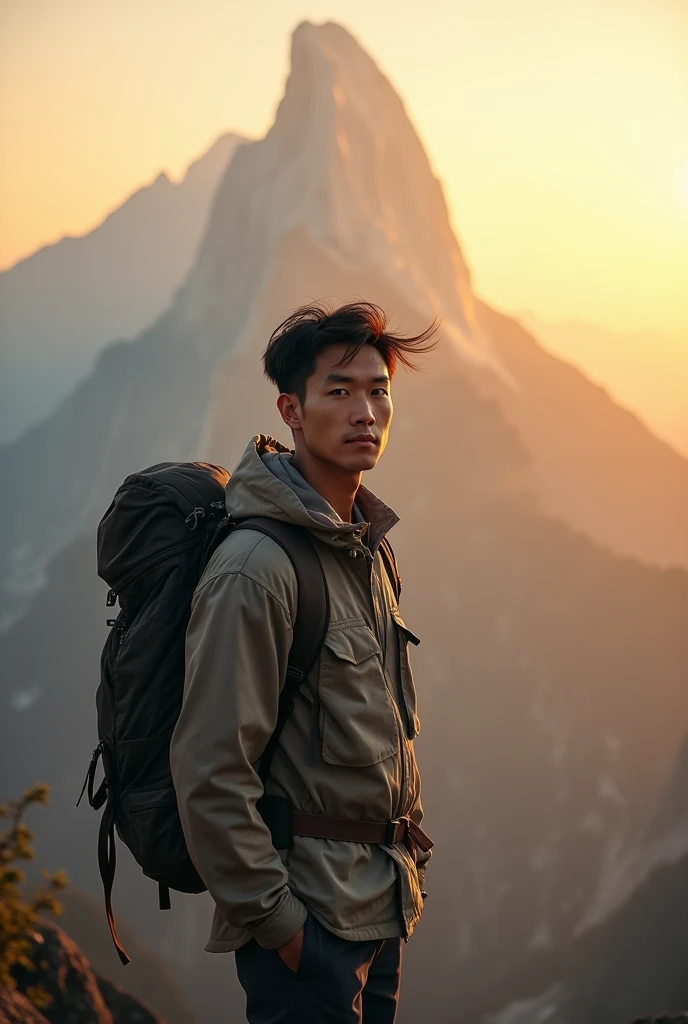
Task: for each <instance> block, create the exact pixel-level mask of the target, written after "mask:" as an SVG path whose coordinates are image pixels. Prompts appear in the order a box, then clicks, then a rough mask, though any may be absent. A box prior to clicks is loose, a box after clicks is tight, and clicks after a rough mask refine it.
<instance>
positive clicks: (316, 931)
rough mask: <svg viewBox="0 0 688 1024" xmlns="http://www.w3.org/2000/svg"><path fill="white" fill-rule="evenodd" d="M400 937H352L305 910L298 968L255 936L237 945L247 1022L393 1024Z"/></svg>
mask: <svg viewBox="0 0 688 1024" xmlns="http://www.w3.org/2000/svg"><path fill="white" fill-rule="evenodd" d="M401 941H402V940H401V939H400V938H396V939H373V940H371V941H369V942H350V941H348V940H347V939H340V938H338V937H337V936H336V935H333V934H332V932H330V931H328V930H327V928H324V927H323V925H321V924H320V922H319V921H316V919H315V918H314V917H313V915H312V914H309V915H308V918H307V920H306V925H305V932H304V937H303V948H302V951H301V959H300V961H299V966H298V970H296V971H292V970H291V969H290V968H289V967H287V965H286V964H285V962H284V961H283V960H282V958H281V957H280V955H279V953H278V952H277V950H275V949H263V947H262V946H259V945H258V943H257V942H256V941H255V939H252V940H251V941H250V942H247V943H246V945H245V946H242V947H241V948H240V949H238V950H237V951H236V954H235V955H236V966H237V975H238V977H239V982H240V984H241V987H242V988H243V990H244V992H245V993H246V1017H247V1020H248V1024H393V1021H394V1019H395V1017H396V1012H397V1000H398V997H399V982H400V977H401Z"/></svg>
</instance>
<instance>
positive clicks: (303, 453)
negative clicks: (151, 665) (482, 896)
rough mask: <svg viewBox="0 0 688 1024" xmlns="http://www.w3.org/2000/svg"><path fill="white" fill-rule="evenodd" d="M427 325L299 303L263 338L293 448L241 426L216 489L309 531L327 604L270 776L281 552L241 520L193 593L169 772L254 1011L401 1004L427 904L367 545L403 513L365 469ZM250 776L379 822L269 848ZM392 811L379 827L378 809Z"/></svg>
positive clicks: (408, 698) (281, 1017) (335, 1020)
mask: <svg viewBox="0 0 688 1024" xmlns="http://www.w3.org/2000/svg"><path fill="white" fill-rule="evenodd" d="M433 330H434V328H431V329H430V330H428V331H425V332H424V333H423V334H421V335H418V336H417V337H402V336H399V335H395V334H393V333H391V332H390V331H388V329H387V324H386V321H385V316H384V314H383V312H382V310H380V309H379V308H378V307H376V306H374V305H372V304H369V303H356V304H352V305H348V306H343V307H341V308H339V309H337V310H335V311H333V312H330V311H328V310H326V309H324V308H321V307H319V306H314V307H306V308H303V309H300V310H298V311H297V312H296V313H294V314H293V315H292V316H291V317H289V318H288V320H286V321H285V322H284V323H283V324H281V325H280V327H278V328H277V330H276V331H275V332H274V333H273V335H272V337H271V339H270V342H269V344H268V347H267V349H266V352H265V355H264V367H265V372H266V374H267V376H268V377H269V378H270V379H271V380H272V381H273V382H274V383H275V384H276V385H277V387H278V390H279V392H280V394H279V397H278V399H277V406H278V409H279V412H280V414H281V416H282V419H283V420H284V422H285V424H286V425H287V427H289V429H290V430H291V431H292V435H293V439H294V452H293V453H291V452H290V451H289V450H288V449H287V448H285V447H284V446H283V445H281V444H279V442H277V441H274V440H273V439H272V438H268V437H265V436H263V435H259V436H258V437H257V438H254V439H253V440H252V441H251V442H250V444H249V445H248V448H247V449H246V451H245V453H244V455H243V457H242V458H241V460H240V462H239V464H238V465H237V467H236V470H235V471H234V474H233V475H232V477H231V479H230V481H229V483H228V485H227V502H226V503H227V509H228V512H229V513H230V514H231V515H232V517H233V518H235V519H245V518H247V517H250V516H261V517H266V516H267V517H269V518H271V519H277V520H282V521H284V522H287V523H292V524H296V525H297V526H299V527H302V528H303V529H305V530H307V531H308V534H309V536H310V538H311V539H312V541H313V544H314V547H315V549H316V552H317V554H318V556H319V559H320V563H321V565H322V569H323V573H324V576H325V581H326V584H327V590H328V593H329V606H330V608H329V627H328V631H327V635H326V638H325V642H324V646H323V647H322V650H321V652H320V654H319V657H318V659H317V662H316V666H315V668H314V670H313V671H312V672H311V673H310V674H309V677H308V678H307V679H306V680H305V681H304V682H303V683H302V684H301V687H300V690H299V692H298V694H297V696H296V698H295V700H294V702H293V709H292V711H291V714H290V716H289V718H288V720H287V722H286V725H285V726H284V729H283V732H282V733H281V735H280V739H279V743H278V745H277V748H276V752H275V754H274V758H273V761H272V766H271V769H270V774H269V778H268V779H267V781H266V783H265V786H264V785H263V783H262V782H261V778H260V777H259V775H258V764H259V761H260V757H261V754H262V753H263V751H264V750H265V747H266V744H267V742H268V740H269V738H270V736H271V734H272V733H273V730H274V729H275V724H276V721H277V713H278V700H279V694H280V690H281V687H282V686H283V685H284V682H285V675H286V670H287V662H288V658H289V651H290V646H291V641H292V631H293V626H294V622H295V617H296V605H297V595H298V589H297V581H296V577H295V573H294V570H293V567H292V564H291V562H290V559H289V557H288V555H287V554H286V553H285V551H284V550H283V549H282V548H281V547H280V546H279V544H278V543H277V542H276V541H275V540H273V539H272V538H270V537H269V536H266V535H265V534H262V533H259V532H255V531H252V530H250V529H244V530H237V531H236V532H235V533H233V534H231V535H230V536H229V537H228V538H227V539H225V540H224V541H223V543H222V544H220V546H219V547H218V548H217V550H216V552H215V553H214V555H213V556H212V558H211V559H210V562H209V564H208V566H207V568H206V571H205V572H204V575H203V577H202V579H201V581H200V583H199V586H198V588H197V590H196V593H195V595H194V599H193V604H192V613H191V619H190V623H189V628H188V632H187V651H186V657H187V664H186V683H185V695H184V705H183V709H182V712H181V716H180V718H179V721H178V724H177V727H176V730H175V733H174V737H173V741H172V748H171V758H172V773H173V778H174V783H175V788H176V791H177V796H178V801H179V812H180V815H181V819H182V823H183V826H184V832H185V836H186V839H187V843H188V847H189V851H190V853H191V857H192V859H193V861H194V864H195V865H196V867H197V869H198V872H199V874H200V875H201V877H202V878H203V881H204V882H205V884H206V885H207V887H208V890H209V891H210V893H211V895H212V897H213V899H214V900H215V904H216V912H215V918H214V922H213V928H212V934H211V937H210V940H209V942H208V944H207V946H206V949H208V950H209V951H211V952H227V951H231V950H236V965H237V973H238V977H239V981H240V983H241V985H242V986H243V988H244V990H245V992H246V998H247V1017H248V1020H249V1022H250V1024H268V1022H270V1024H278V1022H279V1024H326V1022H331V1024H353V1022H363V1024H391V1022H392V1021H394V1019H395V1015H396V1007H397V1001H398V991H399V980H400V968H401V948H402V939H404V940H406V939H408V938H409V936H410V935H411V933H412V932H413V930H414V928H415V926H416V924H417V923H418V920H419V918H420V915H421V910H422V905H423V899H424V897H425V893H424V892H423V888H424V876H425V865H426V862H427V860H428V857H429V856H430V847H431V845H432V843H431V842H430V841H429V840H428V838H427V836H425V834H424V833H423V831H422V829H420V823H421V820H422V816H423V811H422V808H421V801H420V780H419V775H418V770H417V767H416V762H415V758H414V752H413V739H414V737H415V736H416V735H417V733H418V728H419V726H418V717H417V710H416V695H415V690H414V685H413V678H412V675H411V669H410V664H409V660H408V650H407V647H408V642H409V641H411V642H414V643H417V642H418V640H417V638H416V637H414V635H413V634H412V633H411V632H410V630H408V629H407V627H406V626H405V624H404V622H403V620H402V618H401V615H400V613H399V609H398V606H397V600H396V594H395V587H394V582H395V581H394V578H393V571H392V569H391V559H390V558H389V556H388V557H387V558H385V557H383V553H382V551H381V544H382V542H383V539H384V538H385V535H386V534H387V532H388V531H389V530H390V528H391V527H392V526H393V525H394V524H395V523H396V522H397V516H396V515H395V514H394V512H392V510H391V509H390V508H388V507H387V506H386V505H385V504H384V503H383V502H382V501H380V499H379V498H377V497H375V495H374V494H373V493H372V492H371V491H369V490H368V489H367V488H366V487H364V486H363V485H362V484H361V474H362V472H363V471H364V470H369V469H372V468H373V467H374V466H375V464H376V463H377V460H378V459H379V458H380V456H381V454H382V452H383V451H384V449H385V446H386V444H387V438H388V434H389V429H390V424H391V421H392V398H391V378H392V376H393V373H394V370H395V367H396V365H397V364H398V362H402V363H404V364H405V365H406V366H412V365H413V362H412V356H413V354H414V353H415V352H424V351H427V350H428V349H429V348H430V347H432V344H433V343H432V342H429V338H430V336H431V334H432V333H433ZM264 792H265V793H268V794H273V795H278V796H281V797H287V798H288V799H289V802H290V803H291V806H292V808H293V809H294V811H299V812H305V814H306V815H310V816H322V817H321V818H315V819H314V820H316V821H322V822H323V823H325V824H327V823H328V822H329V824H330V826H331V824H332V823H331V821H330V819H339V825H338V828H339V829H340V832H341V834H342V835H349V832H347V828H348V829H349V831H351V829H352V828H353V827H354V826H352V823H355V827H356V828H360V827H361V825H362V823H365V824H364V825H363V827H364V828H365V829H366V830H367V833H370V836H371V837H373V838H371V840H370V841H365V842H363V841H355V840H354V838H353V836H354V833H353V832H352V833H351V838H350V839H346V838H341V836H340V838H336V839H335V838H332V839H330V838H320V837H318V835H317V831H318V830H317V829H316V835H315V836H314V835H308V834H298V830H297V829H295V830H294V831H295V833H296V834H294V836H293V843H292V845H291V847H290V848H289V849H287V850H277V849H276V848H275V846H274V845H273V843H272V837H271V833H270V831H269V829H268V827H267V825H266V823H265V821H264V820H263V818H262V817H261V814H260V813H259V811H258V809H257V802H258V801H259V799H260V798H261V797H262V796H263V793H264ZM342 819H343V821H342ZM398 819H401V823H400V825H398V826H396V825H395V826H394V836H393V837H392V835H391V834H390V832H389V828H388V823H389V822H390V821H394V820H398ZM404 819H407V820H404ZM368 823H378V824H375V825H370V824H368ZM335 824H337V823H336V822H335ZM342 830H343V832H342ZM356 834H358V833H356Z"/></svg>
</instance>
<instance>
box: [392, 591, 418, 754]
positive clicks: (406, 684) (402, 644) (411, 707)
mask: <svg viewBox="0 0 688 1024" xmlns="http://www.w3.org/2000/svg"><path fill="white" fill-rule="evenodd" d="M392 618H393V619H394V622H395V625H396V632H397V638H398V641H399V672H400V673H401V688H402V691H403V694H404V704H405V705H406V720H407V723H408V737H409V739H411V740H412V739H415V737H416V736H417V735H418V733H419V732H420V722H419V720H418V697H417V695H416V686H415V683H414V681H413V672H412V671H411V661H410V658H409V649H408V645H409V643H412V644H414V645H415V646H417V645H418V644H419V643H420V640H419V639H418V637H417V636H416V634H415V633H412V632H411V630H410V629H409V628H408V626H407V625H406V623H405V622H404V620H403V619H402V617H401V615H400V614H399V610H398V608H393V609H392Z"/></svg>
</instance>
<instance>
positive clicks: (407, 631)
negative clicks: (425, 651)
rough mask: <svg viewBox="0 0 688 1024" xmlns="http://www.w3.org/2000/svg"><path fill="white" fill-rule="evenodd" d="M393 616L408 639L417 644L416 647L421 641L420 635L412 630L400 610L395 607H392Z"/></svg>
mask: <svg viewBox="0 0 688 1024" xmlns="http://www.w3.org/2000/svg"><path fill="white" fill-rule="evenodd" d="M392 618H393V619H394V621H395V622H396V624H397V626H398V627H399V629H400V630H401V631H402V632H403V633H404V635H405V636H406V639H407V640H410V641H411V643H412V644H415V645H416V647H417V646H418V644H419V643H420V637H417V636H416V634H415V633H412V632H411V630H410V629H409V628H408V626H407V625H406V623H405V622H404V620H403V619H402V617H401V615H400V614H399V612H398V611H396V609H394V608H393V609H392Z"/></svg>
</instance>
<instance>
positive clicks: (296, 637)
mask: <svg viewBox="0 0 688 1024" xmlns="http://www.w3.org/2000/svg"><path fill="white" fill-rule="evenodd" d="M234 529H235V530H254V531H256V532H257V533H264V534H265V535H266V536H267V537H270V538H271V539H272V540H274V541H275V543H276V544H279V546H280V547H281V548H282V550H283V551H284V552H285V554H286V555H287V556H288V557H289V560H290V562H291V564H292V566H293V568H294V573H295V574H296V584H297V595H298V596H297V604H296V620H295V622H294V632H293V637H292V644H291V650H290V652H289V664H288V666H287V678H286V681H285V683H284V686H283V687H282V692H281V694H280V699H279V706H278V712H277V724H276V726H275V730H274V732H273V734H272V736H271V737H270V739H269V740H268V743H267V746H266V748H265V750H264V752H263V755H262V757H261V759H260V769H259V772H258V774H259V776H260V778H261V780H262V782H263V783H264V782H265V780H266V779H267V777H268V775H269V773H270V765H271V763H272V758H273V755H274V753H275V750H276V748H277V744H278V742H279V738H280V735H281V733H282V730H283V729H284V726H285V724H286V722H287V719H288V718H289V715H290V714H291V712H292V711H293V710H294V698H295V697H296V694H297V693H298V690H299V687H300V685H301V682H302V681H303V679H304V678H305V677H306V676H307V675H308V673H309V672H310V671H311V669H312V668H313V665H314V664H315V662H316V660H317V658H318V655H319V654H320V651H321V649H322V646H323V644H324V642H325V636H326V635H327V629H328V626H329V622H330V598H329V593H328V590H327V583H326V581H325V574H324V572H323V568H322V565H321V563H320V559H319V558H318V554H317V552H316V550H315V547H314V545H313V541H312V540H311V538H310V535H309V534H308V531H307V530H304V529H302V528H301V527H299V526H292V525H291V524H290V523H283V522H280V521H279V520H278V519H269V518H267V517H262V516H255V517H252V518H250V519H242V520H241V521H240V522H238V523H237V524H236V525H235V527H234Z"/></svg>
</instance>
